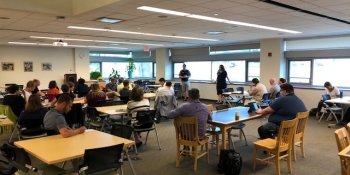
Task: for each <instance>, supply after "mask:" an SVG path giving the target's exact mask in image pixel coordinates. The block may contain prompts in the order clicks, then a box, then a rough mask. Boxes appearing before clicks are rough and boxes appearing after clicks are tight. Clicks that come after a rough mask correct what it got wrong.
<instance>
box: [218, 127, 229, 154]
mask: <svg viewBox="0 0 350 175" xmlns="http://www.w3.org/2000/svg"><path fill="white" fill-rule="evenodd" d="M220 129H221V135H222V139H221V140H222V149H226V144H227V143H226V135H227V133H226V132H227V130H226V127H225V126H222V127H221V128H220Z"/></svg>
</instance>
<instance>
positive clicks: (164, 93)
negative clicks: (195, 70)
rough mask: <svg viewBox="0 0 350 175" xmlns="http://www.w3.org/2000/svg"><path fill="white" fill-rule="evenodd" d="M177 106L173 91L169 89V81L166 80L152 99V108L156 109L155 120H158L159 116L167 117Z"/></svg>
mask: <svg viewBox="0 0 350 175" xmlns="http://www.w3.org/2000/svg"><path fill="white" fill-rule="evenodd" d="M176 107H177V101H176V98H175V96H174V91H172V90H171V82H170V81H167V82H166V83H165V86H164V87H160V88H158V90H157V93H156V98H155V100H154V108H155V109H156V110H157V115H156V122H157V123H159V122H160V118H161V117H165V118H167V116H168V113H169V112H170V111H171V110H173V109H175V108H176Z"/></svg>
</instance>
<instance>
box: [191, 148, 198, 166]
mask: <svg viewBox="0 0 350 175" xmlns="http://www.w3.org/2000/svg"><path fill="white" fill-rule="evenodd" d="M192 149H193V150H192V151H193V158H194V165H193V170H194V171H197V162H198V157H197V156H198V146H194V147H192Z"/></svg>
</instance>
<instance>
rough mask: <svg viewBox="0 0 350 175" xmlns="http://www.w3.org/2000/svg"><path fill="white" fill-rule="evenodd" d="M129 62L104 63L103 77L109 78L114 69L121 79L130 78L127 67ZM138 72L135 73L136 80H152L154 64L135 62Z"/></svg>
mask: <svg viewBox="0 0 350 175" xmlns="http://www.w3.org/2000/svg"><path fill="white" fill-rule="evenodd" d="M127 65H128V62H102V77H104V78H107V77H109V74H110V73H111V72H112V68H114V69H115V70H117V71H118V74H119V75H120V76H121V77H128V72H127V71H126V67H127ZM135 66H136V70H135V71H134V72H133V77H135V78H152V75H153V74H152V72H153V70H152V62H135Z"/></svg>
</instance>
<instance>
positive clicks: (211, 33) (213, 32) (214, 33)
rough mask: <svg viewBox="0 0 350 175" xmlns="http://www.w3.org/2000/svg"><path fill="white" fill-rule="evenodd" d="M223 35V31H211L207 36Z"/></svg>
mask: <svg viewBox="0 0 350 175" xmlns="http://www.w3.org/2000/svg"><path fill="white" fill-rule="evenodd" d="M223 33H225V32H223V31H209V32H207V33H206V34H208V35H220V34H223Z"/></svg>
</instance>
